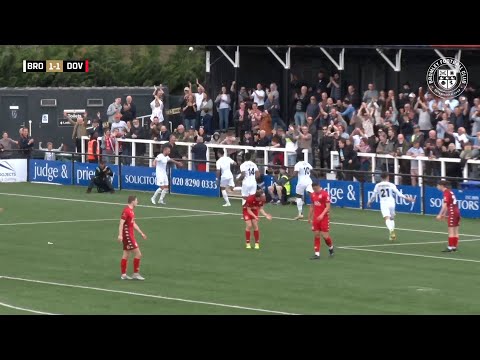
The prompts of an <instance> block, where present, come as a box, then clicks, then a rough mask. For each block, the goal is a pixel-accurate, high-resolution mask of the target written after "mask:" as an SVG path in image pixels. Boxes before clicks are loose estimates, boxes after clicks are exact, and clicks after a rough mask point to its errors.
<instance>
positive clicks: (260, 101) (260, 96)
mask: <svg viewBox="0 0 480 360" xmlns="http://www.w3.org/2000/svg"><path fill="white" fill-rule="evenodd" d="M250 97H251V98H253V102H255V103H257V105H258V109H259V110H260V111H263V110H264V105H265V91H263V90H262V84H257V90H255V91H254V92H253V93H252V95H250Z"/></svg>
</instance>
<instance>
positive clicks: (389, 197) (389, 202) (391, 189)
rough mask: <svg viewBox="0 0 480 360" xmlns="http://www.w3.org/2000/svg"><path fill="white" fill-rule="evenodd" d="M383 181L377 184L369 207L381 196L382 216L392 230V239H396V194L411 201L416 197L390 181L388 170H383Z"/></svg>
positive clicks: (368, 204)
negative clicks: (405, 193) (406, 193)
mask: <svg viewBox="0 0 480 360" xmlns="http://www.w3.org/2000/svg"><path fill="white" fill-rule="evenodd" d="M381 179H382V181H380V182H379V183H378V184H377V185H375V189H373V193H372V196H371V197H370V199H369V200H368V203H367V207H370V205H371V204H372V202H373V201H374V200H375V199H376V197H377V196H379V197H380V210H381V211H382V216H383V218H384V219H385V224H386V225H387V229H388V230H389V231H390V240H391V241H394V240H395V239H396V238H397V236H396V235H395V220H394V218H395V195H397V196H399V197H401V198H402V199H405V200H407V201H410V202H414V201H415V199H414V198H412V197H411V196H406V195H403V194H402V193H401V192H400V191H398V189H397V186H396V185H395V184H393V183H391V182H389V176H388V173H387V172H383V173H382V175H381Z"/></svg>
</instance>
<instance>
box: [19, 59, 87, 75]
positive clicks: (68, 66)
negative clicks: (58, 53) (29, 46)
mask: <svg viewBox="0 0 480 360" xmlns="http://www.w3.org/2000/svg"><path fill="white" fill-rule="evenodd" d="M23 72H24V73H28V72H47V73H61V72H88V60H23Z"/></svg>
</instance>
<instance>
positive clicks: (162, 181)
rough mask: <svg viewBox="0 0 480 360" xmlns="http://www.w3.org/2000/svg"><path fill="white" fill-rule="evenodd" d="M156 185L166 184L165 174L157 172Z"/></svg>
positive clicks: (166, 177)
mask: <svg viewBox="0 0 480 360" xmlns="http://www.w3.org/2000/svg"><path fill="white" fill-rule="evenodd" d="M157 186H168V176H167V174H157Z"/></svg>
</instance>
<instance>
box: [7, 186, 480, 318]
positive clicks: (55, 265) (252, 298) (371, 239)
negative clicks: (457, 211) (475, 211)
mask: <svg viewBox="0 0 480 360" xmlns="http://www.w3.org/2000/svg"><path fill="white" fill-rule="evenodd" d="M7 193H10V194H21V195H33V196H38V197H31V196H12V195H5V194H7ZM130 193H131V192H127V191H121V192H117V193H116V194H113V195H112V194H95V193H92V194H90V195H87V194H85V188H81V187H69V186H53V185H52V186H51V185H41V184H29V183H24V184H1V185H0V207H2V208H4V209H5V211H4V212H2V213H0V231H1V234H2V235H1V238H0V256H1V259H2V261H1V262H0V276H9V277H15V278H22V279H31V280H39V281H43V282H53V283H60V284H67V285H74V286H84V287H86V288H79V287H66V286H59V285H54V284H47V283H34V282H27V281H23V280H14V279H6V278H0V303H4V304H8V305H11V306H15V307H18V308H25V309H31V310H35V311H40V312H48V313H57V314H268V312H262V311H260V309H263V310H270V311H276V312H285V313H295V314H450V313H461V314H479V313H480V300H479V299H480V278H479V277H478V268H479V267H480V241H479V242H477V241H471V242H463V243H462V240H466V239H472V240H475V239H479V240H480V232H479V231H478V228H479V227H478V224H479V222H478V220H469V219H462V226H461V233H462V234H468V235H469V236H461V237H460V250H459V251H458V252H457V253H454V254H443V253H441V252H440V251H441V250H442V249H443V248H444V247H445V246H446V224H445V223H439V222H436V221H435V219H434V218H433V217H429V216H419V215H409V214H399V215H398V217H397V219H396V226H397V227H398V228H401V229H413V230H422V231H426V232H419V231H407V230H398V231H397V237H398V240H397V243H399V244H401V243H410V242H412V243H421V244H415V245H405V246H396V245H391V244H390V242H389V241H388V231H387V230H386V228H385V225H384V223H383V220H382V218H381V215H380V213H379V212H372V211H362V210H353V209H340V208H333V210H332V216H331V218H332V222H333V224H332V225H331V235H332V238H333V240H334V243H335V245H336V246H337V252H336V256H335V257H334V258H331V259H330V258H328V257H327V256H326V255H327V254H328V253H327V251H326V246H325V244H322V260H320V261H310V260H309V257H310V256H311V255H312V252H313V237H312V233H311V231H310V228H309V226H308V224H307V223H306V222H305V221H291V220H289V219H291V218H292V217H293V216H295V214H296V207H294V206H283V207H282V206H273V205H267V207H266V210H267V211H268V212H271V213H272V214H273V215H274V216H275V217H276V218H274V219H273V220H272V221H271V222H269V221H267V220H265V219H262V220H261V223H260V227H261V246H262V248H261V249H260V250H259V251H258V250H254V249H252V250H246V249H245V246H244V223H243V221H242V220H241V219H240V203H239V202H238V201H233V206H232V207H230V208H223V207H221V204H222V200H221V199H210V198H199V197H188V196H180V195H167V198H166V201H167V208H162V207H160V206H155V207H154V206H153V205H152V204H151V203H150V196H151V193H141V192H139V193H137V195H138V196H139V200H140V206H139V207H138V208H137V209H136V211H135V213H136V217H137V223H138V225H139V226H140V227H141V228H142V230H143V231H144V232H145V233H146V234H147V235H148V237H149V239H148V240H146V241H143V240H141V239H140V236H138V235H137V241H138V242H139V243H140V246H141V250H142V252H143V255H144V258H143V259H142V264H141V273H142V275H143V276H144V277H145V278H146V280H145V281H144V282H137V281H121V280H120V279H119V275H120V274H119V271H120V269H119V268H120V257H121V252H122V251H121V246H120V245H119V244H118V242H117V241H116V236H117V231H118V221H119V216H120V213H121V210H122V207H123V206H124V205H123V204H124V203H125V200H126V198H127V196H128V195H129V194H130ZM40 197H46V198H40ZM48 197H56V198H64V199H78V200H80V201H77V202H73V201H62V200H54V199H48ZM88 201H93V202H88ZM142 205H143V206H142ZM168 208H175V209H168ZM189 210H201V211H200V212H199V211H189ZM202 211H213V212H219V213H227V214H215V213H208V212H202ZM189 215H194V216H192V217H188V216H189ZM279 218H282V219H279ZM94 219H96V220H99V221H96V222H80V221H79V222H63V223H62V222H58V221H75V220H94ZM105 219H106V220H105ZM49 221H50V222H53V223H50V224H46V223H42V224H24V225H12V226H5V225H2V224H17V223H36V222H49ZM335 223H345V224H347V223H348V224H353V225H356V226H347V225H339V224H335ZM358 225H369V226H375V227H373V228H371V227H365V226H358ZM435 232H441V233H442V234H437V233H435ZM432 241H434V242H438V243H433V244H427V242H432ZM48 242H51V243H53V245H49V244H48ZM424 242H425V244H424ZM364 245H368V246H370V245H381V246H375V247H366V248H360V247H358V248H351V247H354V246H364ZM345 246H349V247H350V248H348V249H342V247H345ZM359 249H368V250H376V251H381V252H375V253H374V252H366V251H360V250H359ZM382 251H389V252H399V253H406V254H408V255H398V254H389V253H383V252H382ZM415 254H416V255H425V256H434V257H438V258H429V257H417V256H412V255H415ZM452 258H454V259H459V260H460V261H452V260H450V259H452ZM465 260H475V262H469V261H465ZM131 265H132V264H131V263H130V264H129V266H130V268H129V272H131ZM92 288H95V289H92ZM104 290H111V291H104ZM115 291H120V292H115ZM124 292H128V293H124ZM141 295H153V297H146V296H141ZM163 297H170V298H175V299H176V300H174V299H165V298H163ZM178 299H185V300H193V301H197V302H198V301H200V302H209V303H215V304H202V303H195V302H183V301H179V300H178ZM220 304H224V305H230V306H238V307H240V308H235V307H224V306H220ZM245 308H250V309H245ZM252 308H254V309H257V310H254V309H252ZM0 314H29V312H26V311H24V310H15V309H11V308H7V307H4V306H1V305H0Z"/></svg>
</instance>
